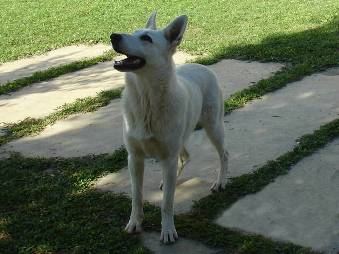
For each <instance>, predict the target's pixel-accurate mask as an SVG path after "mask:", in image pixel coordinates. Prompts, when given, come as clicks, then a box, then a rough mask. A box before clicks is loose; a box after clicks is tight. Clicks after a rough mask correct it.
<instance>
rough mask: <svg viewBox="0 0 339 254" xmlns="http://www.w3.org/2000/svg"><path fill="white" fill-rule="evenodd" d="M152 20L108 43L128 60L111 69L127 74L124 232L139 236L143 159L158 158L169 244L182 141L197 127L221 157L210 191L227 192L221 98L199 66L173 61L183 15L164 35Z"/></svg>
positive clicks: (210, 74) (173, 232) (184, 153)
mask: <svg viewBox="0 0 339 254" xmlns="http://www.w3.org/2000/svg"><path fill="white" fill-rule="evenodd" d="M155 17H156V13H155V12H154V13H152V15H151V16H150V18H149V20H148V22H147V26H146V29H141V30H138V31H136V32H134V33H133V34H116V33H113V34H112V35H111V42H112V45H113V48H114V50H115V51H116V52H118V53H121V54H124V55H126V56H127V58H126V59H124V60H121V61H115V63H114V68H115V69H117V70H119V71H123V72H127V73H126V75H125V81H126V87H125V90H124V93H123V97H122V101H123V117H124V131H123V135H124V142H125V145H126V149H127V151H128V167H129V170H130V175H131V179H132V212H131V216H130V220H129V222H128V224H127V226H126V230H127V231H128V232H129V233H133V232H140V231H141V223H142V219H143V198H142V189H143V174H144V159H145V158H148V157H152V158H156V159H157V160H158V161H159V162H160V165H161V166H162V175H163V202H162V207H161V224H162V230H161V236H160V241H163V242H164V243H170V242H174V241H175V239H177V238H178V234H177V232H176V230H175V226H174V219H173V213H174V206H173V201H174V192H175V186H176V180H177V172H178V174H180V172H181V170H182V168H183V166H184V165H185V162H186V161H187V159H188V153H187V151H186V149H185V142H187V140H188V138H189V136H190V134H191V133H192V132H193V131H194V128H195V127H196V126H197V124H199V125H200V126H202V127H203V128H204V129H205V131H206V133H207V135H208V137H209V139H210V140H211V142H212V143H213V145H214V146H215V148H216V150H217V151H218V153H219V157H220V163H221V167H220V170H219V173H218V177H217V179H216V181H215V183H214V184H213V185H212V187H211V189H212V190H220V189H223V188H224V187H225V184H226V181H227V176H226V175H227V164H228V153H227V151H226V149H225V147H224V125H223V115H224V106H223V97H222V92H221V89H220V87H219V85H218V82H217V79H216V76H215V74H214V73H213V72H212V71H211V70H209V69H208V68H207V67H205V66H203V65H199V64H186V65H183V66H180V67H179V68H176V67H175V64H174V62H173V54H174V53H175V51H176V48H177V46H178V45H179V44H180V42H181V41H182V37H183V34H184V31H185V29H186V25H187V16H184V15H183V16H179V17H177V18H176V19H174V20H173V21H172V22H171V23H170V24H169V25H168V26H167V27H166V28H164V29H162V30H156V24H155ZM179 158H180V159H179ZM178 161H179V167H178Z"/></svg>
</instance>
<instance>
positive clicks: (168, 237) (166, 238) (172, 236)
mask: <svg viewBox="0 0 339 254" xmlns="http://www.w3.org/2000/svg"><path fill="white" fill-rule="evenodd" d="M177 239H178V233H177V231H176V230H175V227H174V226H173V227H172V228H163V229H162V230H161V235H160V242H163V243H164V244H170V243H174V242H175V240H177Z"/></svg>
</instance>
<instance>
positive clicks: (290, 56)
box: [200, 16, 339, 67]
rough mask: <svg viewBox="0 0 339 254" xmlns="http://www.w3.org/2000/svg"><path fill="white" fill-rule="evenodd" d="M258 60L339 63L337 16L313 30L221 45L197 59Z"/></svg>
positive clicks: (296, 62) (318, 65)
mask: <svg viewBox="0 0 339 254" xmlns="http://www.w3.org/2000/svg"><path fill="white" fill-rule="evenodd" d="M225 57H226V58H237V59H248V60H259V61H278V62H279V61H282V62H289V63H292V64H298V63H310V64H312V65H315V66H317V67H329V66H334V65H337V64H338V63H339V16H338V17H335V18H334V19H333V20H332V21H331V22H329V23H327V24H325V25H323V26H319V27H315V28H313V29H309V30H305V31H301V32H295V33H290V34H277V35H273V36H270V37H267V38H265V39H264V40H262V41H261V42H260V43H258V44H248V45H235V46H231V47H221V48H220V49H219V50H217V52H216V53H215V54H213V55H212V56H209V57H207V58H203V59H201V60H200V61H201V62H202V63H206V64H211V63H214V62H217V61H219V60H220V59H223V58H225Z"/></svg>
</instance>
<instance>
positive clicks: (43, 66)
mask: <svg viewBox="0 0 339 254" xmlns="http://www.w3.org/2000/svg"><path fill="white" fill-rule="evenodd" d="M111 48H112V47H111V46H109V45H103V44H96V45H93V46H88V45H73V46H68V47H63V48H59V49H55V50H52V51H49V52H47V53H46V54H43V55H37V56H32V57H29V58H25V59H20V60H16V61H13V62H7V63H3V64H1V65H0V85H1V84H5V83H7V82H10V81H13V80H15V79H19V78H23V77H27V76H30V75H32V74H33V73H34V72H37V71H42V70H47V69H48V68H51V67H56V66H58V65H62V64H68V63H71V62H74V61H78V60H81V59H84V58H92V57H96V56H99V55H102V54H103V53H104V52H105V51H107V50H109V49H111Z"/></svg>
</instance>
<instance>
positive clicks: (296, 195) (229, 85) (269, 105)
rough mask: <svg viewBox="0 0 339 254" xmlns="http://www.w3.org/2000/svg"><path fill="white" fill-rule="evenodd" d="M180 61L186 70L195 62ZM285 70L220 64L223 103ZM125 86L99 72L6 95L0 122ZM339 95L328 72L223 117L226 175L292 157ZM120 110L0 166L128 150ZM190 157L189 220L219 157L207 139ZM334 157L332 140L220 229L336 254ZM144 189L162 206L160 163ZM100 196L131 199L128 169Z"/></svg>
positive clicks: (48, 137) (57, 130) (58, 128)
mask: <svg viewBox="0 0 339 254" xmlns="http://www.w3.org/2000/svg"><path fill="white" fill-rule="evenodd" d="M183 56H184V57H183V58H181V59H182V61H181V63H182V62H184V61H185V60H186V59H188V58H189V56H187V55H186V56H185V55H183ZM177 62H178V63H180V61H177ZM33 65H34V64H33ZM36 66H39V65H38V64H37V65H36ZM282 66H283V65H281V64H270V63H257V62H242V61H236V60H223V61H221V62H219V63H217V64H215V65H212V66H210V67H211V68H212V69H213V70H214V71H215V72H216V73H217V75H218V78H219V80H220V83H221V85H222V88H223V91H224V97H225V98H227V97H228V96H229V95H230V94H232V93H234V92H236V91H239V90H242V89H243V88H245V87H248V86H249V85H251V83H252V82H256V81H258V80H261V79H263V78H267V77H269V76H270V75H272V73H274V72H276V71H278V70H279V69H280V68H281V67H282ZM1 67H3V66H0V68H1ZM37 68H40V67H37ZM18 69H20V67H18ZM13 70H14V71H15V70H16V69H15V68H14V69H13ZM7 74H8V75H9V73H7ZM7 74H6V75H7ZM13 75H14V74H13ZM0 77H1V76H0ZM122 85H123V78H122V76H121V74H120V73H114V71H113V70H112V64H111V63H100V64H98V65H96V66H93V67H91V68H87V69H85V70H82V71H78V72H75V73H71V74H67V75H63V76H61V77H59V78H56V79H54V80H50V81H47V82H43V83H40V84H34V85H32V86H31V87H27V88H24V89H21V90H19V91H17V92H14V93H11V94H10V95H9V96H8V95H6V96H7V97H6V96H0V106H1V111H0V119H1V120H0V121H1V122H16V121H19V120H22V119H24V118H25V117H28V116H29V117H41V116H45V115H47V114H49V113H51V112H53V111H54V110H55V108H56V107H58V106H60V105H62V104H64V103H66V102H71V101H74V100H75V99H76V98H79V97H84V96H88V95H92V96H93V95H95V94H96V93H97V92H98V91H100V90H103V89H111V88H114V87H119V86H122ZM338 94H339V68H331V69H329V70H327V71H325V72H322V73H317V74H314V75H311V76H309V77H305V78H304V79H303V80H301V81H298V82H294V83H291V84H289V85H288V86H287V87H285V88H283V89H280V90H278V91H276V92H274V93H271V94H267V95H266V96H264V98H263V99H260V100H255V101H253V102H251V103H249V104H248V105H246V106H245V107H243V108H241V109H239V110H236V111H234V112H232V113H231V114H229V115H227V116H226V117H225V129H226V140H227V147H228V150H229V152H230V175H231V176H239V175H242V174H244V173H248V172H250V171H252V170H254V169H256V168H258V167H260V166H262V165H263V164H265V163H266V162H267V161H268V160H272V159H275V158H277V157H278V156H280V155H282V154H283V153H285V152H287V151H289V150H290V149H292V147H293V146H294V145H295V140H296V138H298V137H300V136H302V135H304V134H306V133H310V132H312V131H313V130H315V129H317V128H318V127H319V126H321V125H323V124H325V123H327V122H329V121H331V120H333V119H336V118H338V117H339V101H338ZM119 103H120V101H119V100H114V101H113V102H112V103H111V104H109V105H108V106H106V107H103V108H101V109H99V110H98V111H96V112H92V113H87V114H79V115H74V116H71V117H69V118H67V119H65V120H61V121H58V122H57V123H55V124H54V125H53V126H49V127H48V128H46V129H45V131H43V132H42V133H40V134H39V135H37V136H34V137H25V138H22V139H19V140H16V141H13V142H11V143H9V144H7V145H5V146H2V147H1V148H0V158H1V157H3V156H6V154H7V152H9V151H17V152H21V153H22V154H23V155H25V156H33V157H34V156H44V157H54V156H62V157H73V156H83V155H87V154H101V153H110V152H112V151H113V150H115V149H116V148H118V147H120V146H121V145H122V143H123V142H122V124H121V122H122V118H121V109H120V105H119ZM0 135H2V134H1V129H0ZM188 150H189V152H190V154H191V161H190V163H189V164H188V165H187V167H186V168H185V170H184V173H183V175H182V177H181V178H180V179H179V181H178V186H177V190H176V197H175V202H176V213H183V212H187V211H189V209H190V208H191V206H192V201H193V200H198V199H200V198H201V197H204V196H206V195H208V194H209V193H210V192H209V186H210V184H211V182H212V181H213V180H214V177H215V175H216V169H217V168H218V167H219V162H218V158H217V154H216V152H215V150H214V148H213V147H212V146H211V144H210V142H209V141H208V139H207V137H206V135H205V133H204V131H202V130H201V131H196V132H194V134H193V135H192V137H191V139H190V141H189V144H188ZM4 152H5V153H4ZM338 153H339V140H335V141H334V142H332V144H329V145H328V146H327V147H326V148H324V149H323V150H321V151H319V152H318V153H316V154H314V155H313V156H311V157H308V158H305V159H304V160H302V161H301V162H300V163H298V164H297V165H295V166H294V167H293V168H292V169H291V172H290V173H289V174H288V175H286V176H281V177H279V178H278V179H277V180H276V181H275V182H274V183H272V184H270V185H268V186H266V188H265V189H263V190H262V191H261V192H259V193H257V194H254V195H248V196H246V197H245V198H243V199H241V200H239V201H238V202H236V203H235V204H234V205H233V206H232V207H231V208H229V209H227V210H225V211H224V213H223V214H222V215H221V216H220V217H219V218H218V219H217V220H216V221H215V223H217V224H219V225H221V226H225V227H234V228H237V229H241V230H245V231H249V232H254V233H258V234H262V235H264V236H268V237H272V238H274V239H277V240H282V241H288V242H293V243H296V244H300V245H303V246H306V247H312V248H314V249H315V250H321V251H325V252H326V253H331V254H332V253H334V254H335V253H337V252H338V251H339V246H338V243H339V206H338V204H339V198H338V197H339V166H338V165H339V156H338ZM144 179H145V183H144V186H145V187H144V197H145V199H147V200H148V201H150V202H152V203H154V204H156V205H160V202H161V199H162V192H161V191H160V190H159V189H158V184H159V182H160V179H161V171H160V167H159V165H158V163H157V162H155V161H154V160H147V162H146V170H145V177H144ZM95 187H96V188H98V189H100V190H103V191H114V192H125V193H127V194H129V193H130V179H129V173H128V170H127V169H122V170H120V171H119V172H118V173H115V174H109V175H107V176H104V177H102V178H100V179H98V181H96V183H95ZM179 234H180V233H179ZM141 238H142V241H143V244H144V245H145V246H146V247H147V248H149V249H150V250H152V251H153V252H154V253H183V252H185V253H188V254H189V253H213V254H215V253H219V252H222V251H221V250H214V249H209V248H207V247H206V246H204V245H202V244H200V243H198V242H195V241H191V240H188V239H180V240H179V242H178V243H177V244H176V245H173V246H164V245H160V244H159V242H158V238H159V235H158V233H146V232H144V233H143V234H142V235H141Z"/></svg>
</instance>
